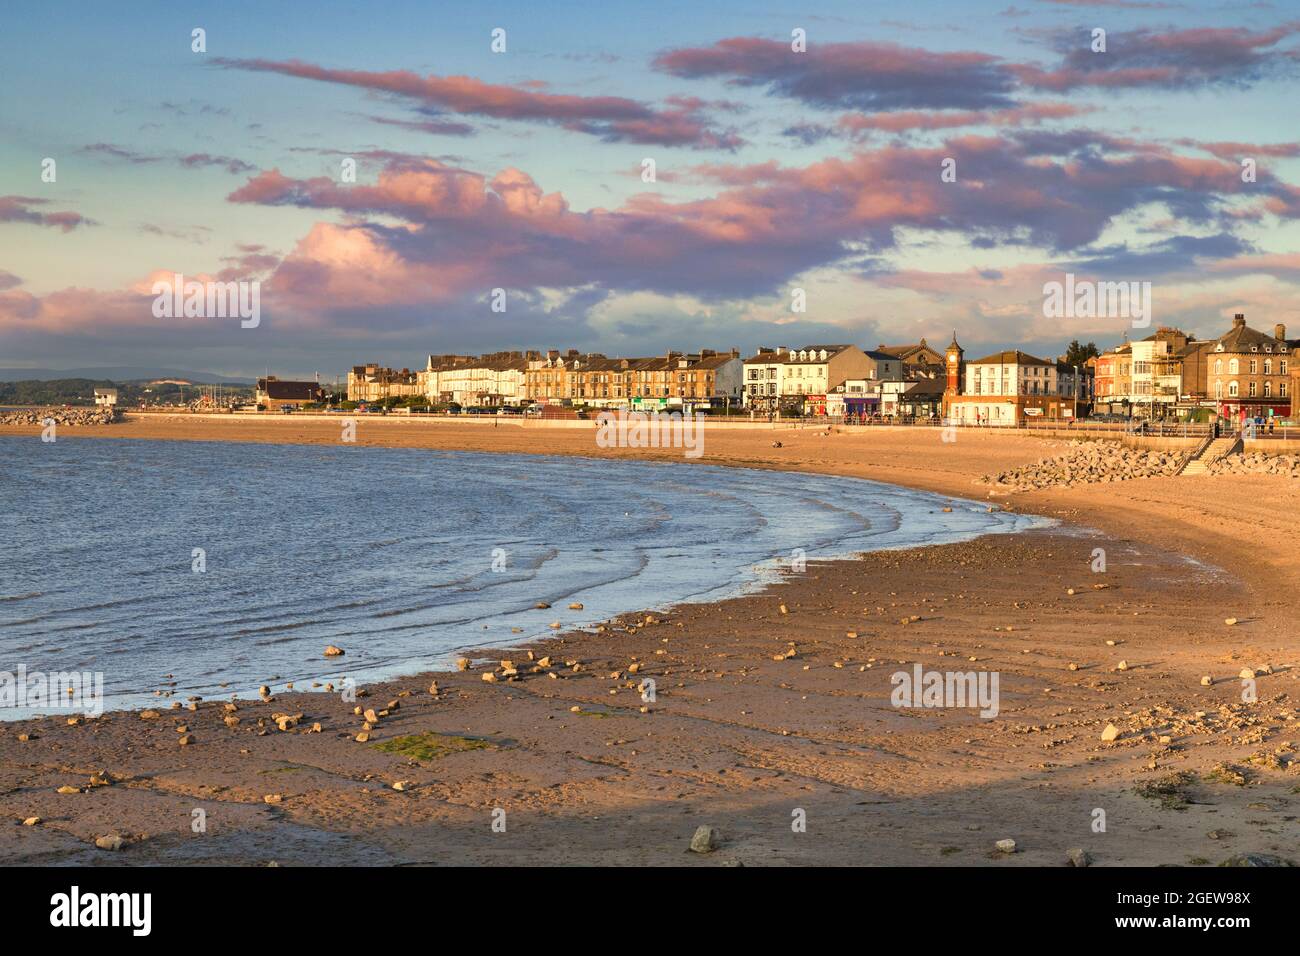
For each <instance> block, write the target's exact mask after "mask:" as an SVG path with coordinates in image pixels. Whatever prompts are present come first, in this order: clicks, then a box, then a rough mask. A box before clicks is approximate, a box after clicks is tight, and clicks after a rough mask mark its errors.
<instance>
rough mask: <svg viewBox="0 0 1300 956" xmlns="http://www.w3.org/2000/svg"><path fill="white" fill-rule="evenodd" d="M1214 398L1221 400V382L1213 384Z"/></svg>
mask: <svg viewBox="0 0 1300 956" xmlns="http://www.w3.org/2000/svg"><path fill="white" fill-rule="evenodd" d="M1214 397H1215V398H1223V383H1222V382H1215V383H1214Z"/></svg>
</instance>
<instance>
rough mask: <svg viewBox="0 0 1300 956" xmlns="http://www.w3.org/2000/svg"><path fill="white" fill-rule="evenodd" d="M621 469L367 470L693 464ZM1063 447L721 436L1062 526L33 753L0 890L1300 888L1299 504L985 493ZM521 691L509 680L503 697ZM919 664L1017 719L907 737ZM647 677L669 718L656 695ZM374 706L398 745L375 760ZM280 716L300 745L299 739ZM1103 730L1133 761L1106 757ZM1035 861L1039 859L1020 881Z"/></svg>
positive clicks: (334, 425)
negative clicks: (1027, 883) (18, 882)
mask: <svg viewBox="0 0 1300 956" xmlns="http://www.w3.org/2000/svg"><path fill="white" fill-rule="evenodd" d="M38 432H39V429H32V428H27V429H23V428H11V429H0V434H23V435H30V436H33V439H32V440H38V439H36V438H35V437H34V436H35V435H36V434H38ZM339 433H340V423H339V422H338V421H332V420H329V419H320V418H307V417H299V416H288V417H285V418H277V419H242V418H238V419H237V418H233V417H228V418H225V419H223V418H219V417H212V418H189V417H185V416H147V417H135V416H132V417H129V418H128V420H127V421H125V422H123V423H120V424H116V425H111V426H99V427H85V428H77V427H67V428H60V430H59V439H58V440H59V441H60V442H62V441H65V440H67V441H70V442H75V441H81V440H93V439H102V440H113V439H115V438H138V439H161V440H178V441H223V442H229V441H250V442H273V443H292V444H303V443H308V444H333V443H337V442H338V441H339ZM593 437H594V429H585V428H574V427H567V428H561V427H544V426H543V425H541V424H540V423H537V424H533V423H530V425H529V426H528V427H525V426H522V425H517V424H505V423H503V424H501V425H500V426H493V425H492V424H489V423H485V422H474V423H468V422H466V423H460V422H448V421H436V422H429V421H420V420H400V419H384V420H369V419H367V418H365V417H364V416H361V417H360V420H359V421H358V425H357V433H356V444H357V445H359V446H363V447H364V446H382V447H414V448H430V449H444V450H461V451H486V452H510V453H516V454H546V455H570V456H582V457H590V458H600V457H606V456H613V457H645V458H651V459H661V460H683V457H682V453H681V449H626V448H623V449H612V448H600V447H598V446H597V445H596V443H595V441H594V440H593ZM778 442H779V444H780V447H774V445H775V443H778ZM1065 445H1066V439H1064V438H1040V437H1034V436H1029V435H1026V434H1024V433H1019V432H1015V433H1007V432H999V431H997V430H991V429H984V430H977V429H962V430H959V431H958V432H957V436H956V441H954V442H951V443H949V442H944V441H942V440H941V436H940V433H939V430H937V429H901V428H900V429H891V428H877V429H869V430H842V429H837V428H789V427H776V428H771V427H762V428H727V427H717V428H708V427H706V431H705V443H704V446H703V454H702V455H701V456H700V457H699V458H698V459H696V461H698V462H700V463H703V464H711V465H724V466H745V467H750V468H762V469H773V470H778V471H779V470H796V471H808V472H816V473H820V474H827V475H839V476H846V477H859V478H869V479H873V480H877V481H883V482H889V483H892V484H897V485H902V486H906V487H912V488H918V489H924V490H928V491H934V492H938V493H940V494H943V495H950V496H959V497H961V498H969V499H977V500H984V499H987V500H988V501H989V506H990V507H993V508H1010V509H1013V510H1015V511H1018V512H1025V513H1033V514H1038V515H1043V516H1046V517H1050V518H1053V519H1055V520H1057V521H1058V522H1059V524H1058V525H1057V526H1055V527H1053V528H1048V529H1043V530H1034V531H1029V532H1024V533H1020V534H1015V535H991V536H987V537H984V538H980V539H978V540H976V541H974V542H966V543H960V544H951V545H940V546H936V547H930V548H918V549H910V550H903V551H881V552H873V553H869V554H867V555H865V556H863V557H861V558H859V559H854V560H845V561H834V562H817V561H810V562H809V564H808V567H807V570H806V571H804V572H803V573H792V574H789V575H787V576H786V577H785V578H784V579H783V580H782V582H781V583H779V584H775V585H773V586H771V587H769V588H768V589H766V590H764V591H763V592H761V593H758V594H751V595H746V596H742V597H738V598H735V599H732V600H727V601H722V602H716V603H711V604H698V605H683V606H681V607H679V608H674V609H670V610H668V611H666V612H656V613H652V614H649V615H645V614H637V615H624V616H622V617H620V618H619V619H616V620H612V621H609V622H606V624H605V625H604V630H603V631H600V632H597V633H586V632H572V631H567V630H565V629H563V628H561V629H558V630H557V632H556V636H555V637H554V638H551V639H550V640H546V641H541V642H536V643H534V644H531V645H530V646H529V647H527V648H509V649H507V648H502V649H500V650H499V651H498V652H495V653H492V652H488V651H481V650H480V651H475V652H474V655H473V656H474V660H473V663H472V666H471V667H470V668H469V669H468V670H466V671H451V672H443V673H436V674H421V675H414V676H411V677H407V678H401V679H397V680H393V681H387V682H384V683H382V684H377V685H369V684H367V685H365V687H364V689H365V691H366V692H367V695H366V696H365V697H361V698H360V699H358V700H356V701H355V702H352V701H343V700H342V699H341V698H340V696H339V695H338V694H324V693H295V692H292V691H288V690H286V689H285V688H284V687H283V685H273V686H271V694H272V696H273V698H274V699H273V700H271V701H268V702H262V701H258V700H256V699H253V700H247V699H246V700H241V701H239V702H237V703H236V705H235V706H236V708H237V709H236V710H235V711H234V712H233V713H232V712H229V711H227V710H226V709H225V707H224V703H225V702H224V700H215V699H214V700H204V701H196V702H193V703H194V706H195V709H194V710H189V709H188V708H187V706H185V705H182V706H181V707H179V708H176V709H172V707H171V703H172V702H171V701H169V700H168V701H163V702H160V703H159V704H158V705H157V711H158V713H157V716H155V717H151V718H147V719H146V718H144V717H142V716H141V715H140V713H138V712H117V713H109V714H105V715H104V716H102V717H98V718H91V719H86V720H82V721H80V722H78V723H76V724H75V725H70V724H69V723H68V720H67V718H65V717H53V718H48V719H45V720H39V721H24V722H14V723H9V724H6V725H5V726H4V728H3V733H2V734H0V807H3V811H4V814H5V816H6V818H8V820H9V821H10V822H11V824H12V825H11V826H10V827H9V828H7V829H5V830H3V832H2V835H0V859H4V860H5V861H6V862H11V863H29V864H38V863H78V864H80V863H100V864H106V863H107V864H133V863H141V864H147V863H186V862H196V863H204V862H209V863H235V864H253V865H258V864H268V863H272V862H274V863H277V864H280V865H310V864H313V863H316V862H318V861H320V860H326V861H328V862H330V863H338V864H347V863H360V864H365V863H375V864H393V865H401V864H432V865H445V864H498V863H515V864H546V863H552V864H619V865H640V864H677V865H683V864H689V865H719V864H730V865H737V864H739V865H747V866H748V865H806V864H882V865H883V864H892V865H966V866H969V865H997V866H1021V865H1065V864H1066V863H1067V860H1068V853H1069V851H1070V850H1072V849H1082V850H1084V851H1086V852H1087V854H1088V855H1089V857H1090V858H1091V860H1092V863H1093V865H1099V866H1101V865H1156V864H1181V865H1212V864H1218V863H1221V862H1224V861H1226V860H1233V859H1239V858H1241V857H1242V856H1244V855H1248V854H1253V855H1269V856H1280V857H1288V858H1294V857H1295V851H1294V849H1293V848H1294V846H1295V845H1296V836H1297V828H1296V823H1295V819H1296V808H1297V806H1300V802H1298V801H1300V795H1297V794H1296V793H1294V792H1293V791H1294V790H1295V788H1296V785H1297V784H1298V783H1300V773H1297V772H1296V771H1297V769H1298V768H1300V764H1294V763H1292V755H1293V750H1292V744H1293V743H1294V742H1296V740H1297V737H1300V734H1298V733H1297V729H1298V728H1297V724H1296V710H1295V697H1296V693H1297V690H1300V687H1298V686H1297V685H1296V684H1295V683H1294V682H1295V681H1296V679H1297V676H1300V669H1298V668H1297V666H1296V665H1297V664H1300V646H1298V643H1297V641H1296V638H1295V635H1294V629H1293V622H1294V620H1295V616H1296V610H1297V609H1296V606H1295V599H1294V595H1295V593H1296V585H1297V583H1300V546H1297V544H1296V542H1295V538H1294V535H1293V534H1292V524H1293V522H1294V517H1293V516H1294V515H1295V514H1296V513H1298V508H1297V506H1298V505H1300V492H1298V491H1297V489H1296V487H1295V485H1296V483H1295V482H1294V481H1292V480H1291V479H1288V478H1283V477H1278V476H1197V477H1177V478H1174V477H1170V478H1149V479H1138V480H1133V481H1126V482H1117V483H1110V484H1104V485H1100V484H1099V485H1091V486H1079V487H1072V488H1056V489H1049V490H1044V491H1035V492H1027V493H1019V494H1010V495H1003V494H999V495H995V496H992V497H990V496H989V489H988V487H987V486H984V485H981V484H979V483H978V479H979V478H980V477H981V476H982V475H985V474H989V473H992V472H996V471H999V470H1002V469H1005V468H1008V467H1012V466H1015V465H1019V464H1023V463H1026V462H1030V461H1034V460H1036V459H1039V458H1042V457H1047V456H1052V455H1056V454H1059V453H1060V452H1061V451H1063V450H1064V448H1065ZM593 467H599V466H598V465H596V464H593ZM774 481H779V476H774ZM1097 549H1102V550H1103V551H1104V552H1105V570H1104V571H1100V570H1096V568H1097V557H1096V552H1097ZM656 604H657V602H656V601H655V599H654V595H653V594H647V596H646V606H647V607H651V606H655V605H656ZM556 616H557V618H559V620H560V621H562V622H563V621H565V620H566V619H571V618H572V616H573V615H572V614H570V613H567V612H565V611H564V610H563V609H557V610H556ZM647 619H649V620H647ZM1228 620H1233V621H1234V622H1235V623H1232V624H1227V623H1225V622H1226V621H1228ZM352 641H353V642H354V643H355V644H360V643H362V642H364V641H365V635H364V634H357V635H355V636H354V637H353V638H352ZM343 648H344V650H345V651H346V650H347V646H346V644H344V645H343ZM322 650H323V649H322ZM530 654H531V657H530ZM544 658H550V661H549V663H548V664H546V665H545V666H544V665H542V664H541V663H540V661H542V659H544ZM503 660H509V661H511V663H512V667H511V668H510V669H511V670H514V671H515V672H516V673H515V674H514V675H504V676H497V675H503V668H502V667H501V666H500V662H501V661H503ZM1121 662H1122V663H1123V667H1122V668H1121ZM918 665H919V666H920V668H921V669H922V670H923V671H940V672H950V671H996V672H997V673H998V674H999V677H1000V682H1001V703H1000V707H999V710H998V713H997V715H996V716H994V717H991V718H985V717H981V716H980V714H979V713H978V712H977V711H976V710H974V709H954V708H950V707H940V708H920V707H918V708H908V707H902V708H900V707H896V706H894V705H893V704H892V703H891V690H892V685H891V676H892V675H893V674H895V673H898V672H904V673H910V672H913V669H914V668H916V667H917V666H918ZM1266 665H1267V670H1268V671H1269V672H1265V673H1260V674H1259V676H1258V677H1257V679H1256V680H1257V691H1258V693H1257V700H1256V701H1255V702H1253V703H1247V702H1243V700H1242V684H1241V681H1240V680H1239V679H1238V674H1239V672H1240V671H1241V670H1242V669H1243V668H1246V667H1249V668H1251V669H1253V670H1257V671H1261V670H1263V669H1264V668H1265V666H1266ZM327 666H328V665H327V663H326V662H325V660H324V659H323V658H322V662H321V670H322V672H324V671H325V670H326V668H327ZM485 673H492V674H493V675H494V676H497V679H495V680H493V681H491V682H488V681H484V679H483V675H484V674H485ZM1206 675H1209V676H1211V677H1212V678H1213V680H1212V682H1211V683H1210V685H1208V686H1206V685H1204V684H1203V683H1202V678H1203V677H1204V676H1206ZM268 676H269V675H268ZM511 678H513V679H511ZM646 678H651V679H653V680H654V681H655V688H656V693H655V700H654V701H653V702H646V701H645V700H644V699H643V695H642V693H641V691H640V683H641V682H642V681H643V680H645V679H646ZM435 681H436V693H432V692H431V689H430V688H431V684H433V683H434V682H435ZM186 703H188V702H186ZM392 704H396V705H397V706H391V705H392ZM357 707H359V708H361V710H362V711H363V713H362V714H361V715H358V714H356V713H354V709H355V708H357ZM366 709H373V710H374V711H375V712H376V713H375V718H376V719H375V720H374V721H373V722H371V730H370V731H368V733H369V735H370V736H369V739H368V740H366V741H364V742H359V741H358V740H356V739H355V738H356V736H357V735H358V733H361V732H362V723H363V721H364V720H365V719H366V718H365V714H364V711H365V710H366ZM383 711H387V713H386V714H384V713H383ZM643 711H644V712H643ZM273 714H282V715H283V714H288V715H297V714H301V715H302V716H301V717H300V718H298V719H297V720H296V722H294V723H293V724H292V725H291V726H290V727H289V729H287V730H280V729H279V728H278V726H277V722H276V721H275V720H274V719H273V718H272V715H273ZM231 717H237V718H238V723H236V724H233V725H229V724H228V721H227V718H231ZM315 725H319V727H320V729H319V732H314V728H315ZM178 726H179V727H183V728H184V730H183V731H182V730H178V729H177V728H178ZM1108 726H1113V727H1114V728H1115V729H1116V731H1117V732H1118V737H1117V739H1115V740H1113V741H1103V739H1102V737H1103V731H1105V730H1106V729H1107V728H1108ZM22 735H25V736H27V737H28V739H26V740H20V739H19V737H20V736H22ZM183 737H189V738H190V740H189V742H188V743H187V744H185V745H183V746H182V745H180V744H179V740H180V739H181V738H183ZM92 775H94V780H95V781H96V783H94V784H92ZM395 784H397V785H400V789H395V787H394V785H395ZM59 788H72V790H73V792H64V793H60V792H59ZM196 811H201V813H196ZM1097 811H1101V815H1100V816H1099V815H1098V812H1097ZM33 817H36V818H39V822H37V823H33V824H31V825H28V826H24V825H23V821H25V820H30V819H31V818H33ZM200 819H201V820H202V828H201V829H196V821H197V820H200ZM1099 820H1101V821H1102V824H1101V826H1102V827H1103V829H1098V821H1099ZM699 826H713V827H716V828H717V830H718V832H719V839H718V845H717V848H716V849H715V850H714V851H713V852H711V853H704V854H700V853H691V852H689V851H688V844H689V843H690V840H691V836H692V834H693V833H694V832H695V830H696V828H697V827H699ZM105 835H118V836H121V837H122V838H123V846H122V848H121V849H120V850H117V851H110V850H104V849H100V848H98V847H96V845H95V841H96V839H98V838H100V837H103V836H105ZM1005 839H1012V840H1015V841H1016V850H1015V852H1013V853H1006V852H1001V851H998V850H996V849H995V846H994V844H995V842H996V841H998V840H1005Z"/></svg>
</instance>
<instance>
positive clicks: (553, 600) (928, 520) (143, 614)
mask: <svg viewBox="0 0 1300 956" xmlns="http://www.w3.org/2000/svg"><path fill="white" fill-rule="evenodd" d="M945 506H951V507H952V509H953V510H952V511H951V512H950V513H944V512H943V511H942V509H943V508H944V507H945ZM1042 523H1043V521H1042V519H1036V518H1033V517H1031V516H1025V515H1015V514H1009V513H1005V512H995V513H992V514H990V513H988V511H987V506H986V505H985V504H984V503H981V502H973V501H963V500H960V499H956V500H954V499H950V498H944V497H941V496H938V495H931V494H927V493H924V492H917V491H911V490H908V489H903V488H898V487H894V486H891V485H885V484H880V483H877V482H869V481H863V480H859V479H852V478H831V477H826V476H820V475H805V474H796V473H792V472H776V471H759V470H752V469H741V468H722V467H715V466H708V465H696V464H660V463H649V462H628V461H610V460H595V459H581V458H572V457H536V456H525V455H489V454H476V453H463V452H439V451H428V450H422V449H389V448H367V447H358V446H355V445H340V446H337V447H334V446H315V445H265V444H250V443H226V442H155V441H132V440H116V439H115V440H95V439H79V440H77V439H72V440H69V439H65V440H61V441H57V442H54V443H50V444H45V443H42V442H41V441H40V440H39V439H38V438H35V437H31V438H27V437H22V438H0V540H2V541H3V546H2V547H0V672H9V673H13V672H15V671H16V669H17V667H18V665H20V664H21V665H24V666H25V667H26V668H27V670H28V671H29V672H51V673H52V672H61V671H62V672H67V671H95V672H102V673H103V680H104V690H105V693H106V695H107V704H106V706H107V707H108V708H109V709H111V708H113V707H122V706H143V705H146V704H151V703H152V704H156V703H157V700H158V699H157V698H156V697H155V696H154V693H153V692H154V690H155V689H158V688H159V687H161V686H163V685H162V682H163V681H164V679H165V678H166V675H169V674H170V675H174V676H173V679H174V680H175V681H176V685H175V687H174V688H173V689H174V690H175V691H176V697H178V698H180V699H182V700H183V699H184V698H185V696H188V695H189V694H199V695H204V696H218V695H219V696H226V695H229V694H232V693H239V694H241V695H249V694H252V693H255V692H256V688H257V686H258V685H259V684H261V683H266V682H270V681H272V680H278V681H284V680H293V681H298V682H301V683H300V686H299V688H298V689H300V690H307V689H309V687H308V685H309V683H310V682H311V681H312V680H320V681H325V680H335V681H337V680H338V679H339V678H340V676H341V675H347V676H348V677H352V678H354V679H356V680H357V681H358V682H364V681H367V680H374V679H379V678H381V677H391V676H395V675H398V674H404V673H415V672H417V671H420V670H425V669H428V668H431V667H441V666H446V665H447V664H448V663H449V659H450V657H452V656H454V652H456V651H458V650H461V649H463V648H467V647H472V646H475V645H478V646H487V645H492V646H502V645H507V644H518V643H522V642H524V641H525V640H527V639H528V638H530V637H536V636H539V635H542V634H546V633H551V632H550V630H549V628H548V626H547V625H548V624H549V623H550V622H551V621H556V620H558V621H562V622H564V624H565V625H566V626H573V625H584V624H592V623H595V622H597V621H600V620H604V619H606V618H608V617H610V616H612V615H615V614H618V613H623V612H628V611H634V610H639V609H644V608H652V607H666V606H669V605H672V604H677V603H681V602H685V601H710V600H717V599H720V598H724V597H729V596H733V595H736V594H739V593H742V592H744V591H745V590H747V589H752V588H755V587H759V586H761V585H762V583H763V582H764V581H766V580H769V579H771V577H772V576H773V575H774V574H775V573H778V572H777V571H776V570H775V569H776V568H777V567H784V568H787V569H788V568H789V566H790V564H791V561H792V559H797V558H798V557H799V556H800V552H802V554H803V555H804V556H806V559H807V560H808V561H816V560H818V559H828V558H837V557H846V556H848V555H851V554H854V553H857V552H861V551H867V550H877V549H883V548H899V547H911V546H916V545H925V544H938V543H947V542H953V541H959V540H966V539H969V538H973V537H976V536H978V535H981V534H986V533H991V532H1012V531H1018V530H1022V529H1025V528H1029V527H1032V526H1034V525H1036V524H1042ZM195 549H202V551H203V554H204V561H205V564H206V567H205V569H204V570H202V571H201V572H198V571H196V570H195V563H196V559H195V557H194V551H195ZM539 601H545V602H548V603H550V604H552V605H554V607H553V608H552V609H550V610H538V609H536V608H535V607H534V605H535V604H536V603H537V602H539ZM570 602H581V603H582V604H583V605H584V609H583V610H581V611H570V610H567V606H568V604H569V603H570ZM512 628H520V629H521V631H520V632H519V633H514V632H513V631H512ZM331 643H333V644H337V645H338V646H340V647H342V648H344V649H345V650H346V652H347V653H346V656H344V657H342V658H336V659H333V660H326V659H325V658H323V657H322V651H323V650H324V648H325V646H326V645H327V644H331ZM223 685H224V686H223ZM28 715H30V709H28V708H26V707H21V706H15V707H6V708H0V719H14V718H18V717H23V716H28Z"/></svg>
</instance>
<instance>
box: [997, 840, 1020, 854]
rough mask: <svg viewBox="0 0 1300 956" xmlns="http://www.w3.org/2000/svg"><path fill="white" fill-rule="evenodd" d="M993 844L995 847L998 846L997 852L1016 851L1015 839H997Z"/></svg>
mask: <svg viewBox="0 0 1300 956" xmlns="http://www.w3.org/2000/svg"><path fill="white" fill-rule="evenodd" d="M993 845H994V846H996V847H997V848H998V852H1000V853H1015V852H1016V841H1015V840H999V841H998V842H997V843H995V844H993Z"/></svg>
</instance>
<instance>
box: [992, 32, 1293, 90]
mask: <svg viewBox="0 0 1300 956" xmlns="http://www.w3.org/2000/svg"><path fill="white" fill-rule="evenodd" d="M1297 32H1300V21H1292V22H1289V23H1284V24H1282V25H1280V26H1277V27H1274V28H1273V29H1271V30H1263V31H1258V32H1255V31H1251V30H1248V29H1246V28H1244V27H1197V28H1191V29H1186V30H1168V31H1159V30H1152V29H1138V30H1130V31H1124V32H1120V31H1114V32H1111V33H1109V34H1108V35H1107V38H1106V52H1105V53H1094V52H1093V51H1092V48H1091V45H1090V39H1091V34H1090V31H1079V30H1074V31H1069V32H1061V33H1055V34H1053V35H1052V39H1053V41H1054V44H1055V46H1056V49H1057V51H1058V52H1059V53H1060V54H1061V61H1060V63H1059V64H1058V65H1057V66H1056V67H1054V68H1052V69H1042V68H1040V67H1037V66H1032V65H1025V64H1016V65H1013V66H1012V67H1011V69H1012V71H1013V72H1014V73H1015V75H1016V76H1017V77H1019V79H1020V80H1021V81H1022V82H1023V83H1025V85H1027V86H1030V87H1034V88H1036V89H1045V90H1052V91H1055V92H1064V91H1067V90H1074V89H1080V88H1086V87H1100V88H1107V89H1116V88H1140V87H1149V88H1158V89H1167V90H1181V89H1191V88H1198V87H1207V86H1217V85H1222V86H1247V85H1250V84H1252V83H1255V82H1258V81H1259V80H1262V79H1264V78H1266V77H1270V76H1287V75H1292V74H1294V72H1295V69H1296V65H1297V63H1300V58H1298V55H1297V51H1296V49H1295V48H1294V47H1292V48H1288V49H1276V47H1277V46H1278V44H1279V43H1282V42H1283V41H1284V40H1287V39H1289V38H1290V37H1292V36H1294V35H1295V34H1296V33H1297Z"/></svg>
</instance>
